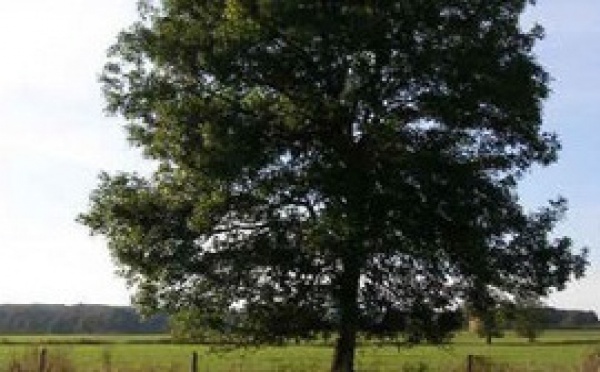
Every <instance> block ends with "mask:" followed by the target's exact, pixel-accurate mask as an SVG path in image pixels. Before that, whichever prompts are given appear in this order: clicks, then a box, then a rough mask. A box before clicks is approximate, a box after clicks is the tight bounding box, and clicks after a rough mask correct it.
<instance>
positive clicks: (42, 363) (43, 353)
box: [38, 347, 48, 372]
mask: <svg viewBox="0 0 600 372" xmlns="http://www.w3.org/2000/svg"><path fill="white" fill-rule="evenodd" d="M47 357H48V350H46V348H45V347H44V348H42V350H40V356H39V359H38V362H39V366H38V371H39V372H46V363H47V359H48V358H47Z"/></svg>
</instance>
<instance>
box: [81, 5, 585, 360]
mask: <svg viewBox="0 0 600 372" xmlns="http://www.w3.org/2000/svg"><path fill="white" fill-rule="evenodd" d="M527 3H528V1H526V0H509V1H506V0H485V1H480V0H468V1H467V0H456V1H420V0H419V1H417V0H414V1H413V0H403V1H370V0H367V1H355V0H347V1H343V0H339V1H329V0H327V1H313V0H310V1H308V0H297V1H294V0H260V1H259V0H254V1H253V0H213V1H205V0H163V1H156V2H150V1H146V2H142V3H140V9H141V20H140V21H139V22H138V23H136V24H135V25H133V26H132V27H131V28H130V29H128V30H126V31H124V32H123V33H121V35H120V36H119V39H118V41H117V43H116V44H115V45H114V46H113V47H112V48H111V50H110V61H109V62H108V64H107V66H106V69H105V73H104V77H103V82H104V89H105V94H106V98H107V101H108V110H109V111H110V112H113V113H116V114H120V115H122V116H123V117H125V118H126V119H127V120H128V121H129V124H128V127H127V128H128V133H129V139H130V141H131V143H132V144H133V145H134V146H137V147H140V148H142V149H143V151H144V154H145V155H146V156H147V157H148V158H149V159H151V160H153V161H154V162H155V163H156V164H157V168H156V170H155V171H154V172H153V174H152V175H151V176H149V177H142V176H140V175H136V174H117V175H113V176H109V175H106V174H104V175H102V176H101V181H100V185H99V186H98V188H97V189H96V190H95V191H94V192H93V194H92V196H91V208H90V210H89V211H88V212H87V213H86V214H84V215H82V216H81V217H80V220H81V221H82V222H83V223H84V224H86V225H87V226H89V227H90V229H91V231H92V232H93V233H95V234H102V235H104V236H106V237H107V239H108V242H109V247H110V250H111V253H112V255H113V256H114V257H115V259H116V261H117V262H118V263H119V264H120V267H121V269H122V274H123V275H124V276H125V277H126V278H127V279H128V280H129V283H130V284H131V285H132V286H133V287H134V288H135V289H136V291H137V296H136V302H137V305H139V306H140V307H142V308H143V309H148V310H152V309H163V310H167V311H170V312H178V311H180V310H182V309H188V308H190V307H193V308H196V309H201V311H203V312H205V313H207V314H210V316H208V317H206V319H210V320H211V322H214V316H219V314H221V315H222V316H227V314H229V312H230V310H231V309H232V307H235V306H238V307H239V306H241V307H243V310H244V314H245V318H244V322H243V324H242V326H241V327H240V330H239V331H240V332H244V333H245V334H248V335H252V337H253V339H255V340H265V341H267V340H273V339H281V338H289V337H311V336H314V335H315V334H317V332H321V331H324V330H325V331H335V332H337V333H338V335H339V337H338V341H337V344H336V351H335V354H334V360H333V363H332V371H352V370H353V363H354V350H355V345H356V341H355V340H356V335H357V332H359V331H363V330H364V331H367V332H372V333H374V334H381V333H385V334H389V333H390V332H392V333H399V332H402V333H404V334H405V335H406V336H407V339H408V340H411V341H419V340H430V341H436V342H439V341H443V340H444V339H445V337H446V335H447V331H449V329H451V325H452V324H455V323H456V322H455V321H454V320H453V319H454V316H453V315H452V312H453V309H456V308H457V306H458V301H459V300H460V299H469V301H472V302H473V303H476V302H477V299H478V298H485V297H486V295H485V294H486V293H487V292H489V291H498V292H507V293H513V294H516V293H536V294H539V295H543V294H546V293H547V292H548V290H549V289H550V288H559V289H560V288H562V287H563V286H564V284H565V283H566V282H567V281H568V280H569V279H570V278H571V276H572V275H573V274H575V275H576V276H580V275H582V273H583V270H584V266H585V256H584V255H583V254H579V253H574V252H572V249H571V246H572V243H571V241H570V240H569V239H568V238H566V237H564V238H557V239H550V238H549V237H548V234H549V232H550V231H551V230H552V229H553V227H554V225H555V223H556V222H557V221H558V220H559V219H560V218H561V217H562V215H563V213H564V211H565V202H564V200H562V199H558V200H556V201H553V202H551V203H550V204H549V205H548V206H547V207H544V208H542V209H540V210H539V211H537V212H532V213H528V212H527V211H525V210H523V208H522V207H521V205H520V204H519V199H518V195H517V182H518V179H519V178H520V177H521V176H522V175H523V174H524V172H525V171H526V170H528V169H529V168H530V167H531V166H532V165H534V164H541V165H547V164H550V163H552V162H553V161H555V160H556V155H557V150H558V148H559V144H558V141H557V139H556V136H555V135H553V134H551V133H545V132H543V131H542V130H541V114H540V111H541V105H542V101H543V99H544V98H546V96H547V94H548V86H547V83H548V75H547V74H546V72H545V71H544V70H543V68H542V67H540V65H539V64H538V63H537V62H536V60H535V57H534V54H533V52H532V48H533V45H534V42H535V40H536V39H538V38H539V37H540V35H541V32H540V29H539V28H534V29H533V30H522V29H521V28H520V27H519V15H520V14H521V13H522V12H523V10H524V8H525V7H526V5H527ZM217 323H218V322H217Z"/></svg>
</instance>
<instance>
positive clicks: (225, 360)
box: [0, 330, 600, 372]
mask: <svg viewBox="0 0 600 372" xmlns="http://www.w3.org/2000/svg"><path fill="white" fill-rule="evenodd" d="M167 341H168V339H166V338H164V336H1V335H0V371H2V370H7V368H8V365H9V364H10V362H11V360H15V359H19V360H24V359H30V360H31V363H32V365H33V364H35V359H36V355H35V353H36V349H39V348H41V347H46V348H47V350H48V354H49V355H50V356H51V357H57V356H58V357H59V358H60V359H61V360H68V361H70V362H69V364H72V367H73V368H72V370H76V371H99V372H100V371H102V372H104V371H106V372H108V371H111V372H117V371H123V372H125V371H140V372H141V371H186V370H188V369H189V367H188V365H189V360H190V356H191V354H192V353H193V352H194V351H195V352H197V353H198V355H199V366H200V367H199V371H200V372H209V371H210V372H242V371H248V372H254V371H256V372H263V371H264V372H270V371H273V372H284V371H290V372H309V371H311V372H312V371H315V372H318V371H326V370H327V369H328V366H329V363H330V360H331V356H332V349H331V347H328V346H326V345H293V346H282V347H260V348H254V347H251V348H224V347H209V346H203V345H177V344H170V343H168V342H167ZM597 350H600V330H593V331H592V330H589V331H584V330H579V331H566V330H562V331H547V332H546V333H544V335H543V336H542V337H541V338H540V340H539V341H537V342H535V343H533V344H529V343H527V342H526V341H525V340H523V339H520V338H516V337H514V336H512V335H510V334H508V335H507V336H506V337H505V338H502V339H494V343H493V344H492V345H491V346H488V345H486V344H485V343H484V342H483V340H481V339H479V338H477V337H475V336H473V335H471V334H468V333H461V334H459V335H457V337H456V338H455V339H454V341H453V342H452V343H451V344H450V345H447V346H443V347H435V346H418V347H411V348H406V347H401V348H398V347H395V346H389V345H387V346H377V345H373V344H370V345H363V346H361V347H360V348H359V349H358V352H357V371H365V372H367V371H368V372H371V371H372V372H376V371H380V372H387V371H439V372H441V371H465V367H464V366H465V364H466V359H467V355H469V354H472V355H480V356H486V357H491V358H492V360H494V361H495V362H496V363H499V364H507V365H510V366H511V368H513V369H510V370H511V371H512V370H515V371H517V370H518V371H556V372H558V371H580V366H581V363H582V360H583V359H584V358H585V357H586V356H587V355H590V354H591V353H593V352H594V351H597ZM419 365H422V367H421V369H419V368H417V366H419ZM411 367H412V368H413V369H410V368H411ZM67 370H68V369H67ZM495 370H499V369H495ZM54 371H56V369H55V370H54ZM54 371H53V372H54ZM56 372H59V371H56Z"/></svg>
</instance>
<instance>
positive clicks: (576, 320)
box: [542, 307, 599, 328]
mask: <svg viewBox="0 0 600 372" xmlns="http://www.w3.org/2000/svg"><path fill="white" fill-rule="evenodd" d="M542 322H543V324H544V325H545V326H546V327H547V328H574V327H575V328H576V327H586V326H598V325H599V320H598V315H597V314H596V313H595V312H593V311H582V310H561V309H555V308H551V307H547V308H543V309H542Z"/></svg>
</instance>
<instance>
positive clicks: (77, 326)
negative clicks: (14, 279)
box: [0, 304, 600, 334]
mask: <svg viewBox="0 0 600 372" xmlns="http://www.w3.org/2000/svg"><path fill="white" fill-rule="evenodd" d="M542 319H543V321H542V322H543V323H544V328H581V327H599V326H600V322H599V319H598V316H597V314H596V313H595V312H593V311H583V310H563V309H555V308H550V307H548V308H545V309H544V311H543V314H542ZM168 332H169V319H168V317H167V316H155V317H152V318H150V319H146V320H144V319H143V318H142V317H141V316H140V315H139V314H138V313H137V312H136V311H135V309H134V308H132V307H127V306H109V305H70V306H69V305H41V304H32V305H0V334H102V333H123V334H159V333H168Z"/></svg>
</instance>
